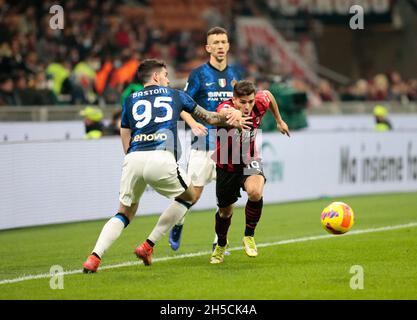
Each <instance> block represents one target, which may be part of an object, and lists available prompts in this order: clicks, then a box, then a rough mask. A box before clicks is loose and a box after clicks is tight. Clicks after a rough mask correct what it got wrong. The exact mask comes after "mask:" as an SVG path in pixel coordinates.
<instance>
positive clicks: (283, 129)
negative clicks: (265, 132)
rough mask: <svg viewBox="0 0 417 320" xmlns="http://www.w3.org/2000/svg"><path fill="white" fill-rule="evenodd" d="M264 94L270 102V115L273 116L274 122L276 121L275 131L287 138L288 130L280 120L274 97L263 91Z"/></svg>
mask: <svg viewBox="0 0 417 320" xmlns="http://www.w3.org/2000/svg"><path fill="white" fill-rule="evenodd" d="M265 92H266V94H267V95H268V97H269V100H271V102H270V103H269V109H270V110H271V112H272V114H273V115H274V118H275V120H276V121H277V129H278V130H279V132H281V133H282V134H286V135H287V136H290V130H289V129H288V125H287V124H286V123H285V121H284V120H282V118H281V114H280V113H279V108H278V103H277V100H275V97H274V96H273V94H272V93H271V92H270V91H268V90H265Z"/></svg>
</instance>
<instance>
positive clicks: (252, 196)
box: [247, 189, 262, 201]
mask: <svg viewBox="0 0 417 320" xmlns="http://www.w3.org/2000/svg"><path fill="white" fill-rule="evenodd" d="M247 193H248V198H249V200H250V201H259V200H261V199H262V190H258V189H251V190H247Z"/></svg>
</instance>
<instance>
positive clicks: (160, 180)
mask: <svg viewBox="0 0 417 320" xmlns="http://www.w3.org/2000/svg"><path fill="white" fill-rule="evenodd" d="M190 183H191V180H190V179H189V178H188V176H187V175H186V174H185V173H184V171H183V170H182V169H181V168H179V167H178V164H177V162H176V161H175V157H174V155H173V154H172V153H171V152H169V151H165V150H153V151H135V152H131V153H129V154H127V155H126V156H125V158H124V161H123V168H122V178H121V180H120V194H119V200H120V202H121V203H122V204H123V205H125V206H128V207H130V206H131V205H132V204H135V203H138V202H139V199H140V197H141V196H142V194H143V192H144V191H145V188H146V186H147V185H150V186H151V187H152V188H153V189H155V191H156V192H158V193H159V194H161V195H163V196H165V197H167V198H175V197H177V196H179V195H180V194H182V193H183V192H184V191H185V190H186V189H187V188H188V187H189V185H190Z"/></svg>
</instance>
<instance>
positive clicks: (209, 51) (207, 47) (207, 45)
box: [206, 44, 211, 53]
mask: <svg viewBox="0 0 417 320" xmlns="http://www.w3.org/2000/svg"><path fill="white" fill-rule="evenodd" d="M206 51H207V52H208V53H211V46H210V45H209V44H206Z"/></svg>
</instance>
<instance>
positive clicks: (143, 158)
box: [83, 59, 245, 273]
mask: <svg viewBox="0 0 417 320" xmlns="http://www.w3.org/2000/svg"><path fill="white" fill-rule="evenodd" d="M138 78H139V81H140V83H143V85H144V88H143V89H142V90H140V91H137V92H134V93H133V94H131V95H130V96H129V97H128V98H126V99H125V101H124V103H123V109H122V123H121V129H120V136H121V139H122V144H123V150H124V152H125V154H126V156H125V159H124V162H123V169H122V177H121V180H120V192H119V201H120V206H119V210H118V212H117V214H116V215H115V216H114V217H112V218H111V219H110V220H109V221H108V222H107V223H106V224H105V225H104V227H103V229H102V231H101V233H100V236H99V238H98V240H97V243H96V245H95V247H94V249H93V251H92V253H91V255H90V256H89V257H88V258H87V261H86V262H85V263H84V264H83V267H84V272H86V273H90V272H96V271H97V269H98V267H99V265H100V262H101V258H102V256H103V254H104V252H105V251H106V250H107V249H108V248H109V247H110V246H111V245H112V243H113V242H114V241H116V239H117V238H118V237H119V236H120V235H121V233H122V231H123V229H124V228H126V227H127V226H128V225H129V223H130V221H131V220H132V219H133V217H134V216H135V214H136V211H137V208H138V204H139V200H140V198H141V196H142V194H143V192H144V191H145V188H146V187H147V185H150V186H151V187H152V188H153V189H155V191H157V192H158V193H159V194H161V195H163V196H166V197H168V198H173V199H174V201H173V202H172V203H171V205H170V206H168V208H167V209H166V210H165V211H164V212H163V213H162V214H161V217H160V219H159V221H158V224H157V226H156V227H155V228H154V230H153V231H152V232H151V234H150V235H149V237H148V238H147V239H146V241H145V242H143V243H142V244H141V245H139V246H138V247H137V248H136V250H135V253H136V255H137V257H138V258H140V259H142V260H143V262H144V264H145V265H149V264H151V262H152V252H153V246H154V245H155V243H156V242H157V241H158V240H159V239H161V238H162V237H163V236H164V234H165V233H166V232H168V230H170V229H171V227H172V226H173V225H174V224H175V223H176V222H177V221H178V220H179V219H180V218H181V217H182V216H183V215H184V214H185V212H186V211H187V210H188V209H189V208H190V207H191V205H193V204H194V203H195V201H196V196H195V191H194V186H193V184H192V183H191V179H190V178H189V177H188V176H187V174H185V173H184V172H182V170H181V169H180V168H179V167H178V164H177V160H176V157H175V155H176V154H177V153H178V150H179V145H178V144H177V121H178V120H179V118H180V113H181V111H183V110H184V111H186V112H189V113H191V114H192V115H193V116H194V117H196V118H197V119H200V120H202V121H205V122H207V123H209V124H211V125H220V126H228V125H229V124H234V125H235V126H236V127H241V128H242V127H244V126H243V124H244V120H245V118H241V117H239V119H238V120H235V119H234V116H231V117H228V116H229V113H230V112H222V113H216V112H209V111H207V110H205V109H204V108H202V107H200V106H199V105H197V104H196V102H195V101H194V100H193V99H192V98H191V97H190V96H189V95H187V94H186V93H185V92H183V91H179V90H175V89H172V88H169V87H168V85H169V80H168V72H167V68H166V65H165V63H164V62H162V61H158V60H153V59H150V60H145V61H143V62H142V64H141V65H140V66H139V69H138ZM235 115H236V114H235ZM227 119H229V120H227ZM242 121H243V122H242Z"/></svg>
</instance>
